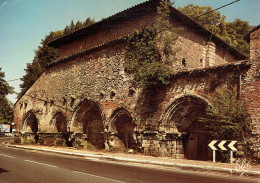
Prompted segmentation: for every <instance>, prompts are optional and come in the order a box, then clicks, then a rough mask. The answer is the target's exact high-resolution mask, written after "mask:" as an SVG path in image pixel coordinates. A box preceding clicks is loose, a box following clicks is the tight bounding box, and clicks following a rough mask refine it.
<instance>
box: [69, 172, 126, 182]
mask: <svg viewBox="0 0 260 183" xmlns="http://www.w3.org/2000/svg"><path fill="white" fill-rule="evenodd" d="M73 172H75V173H80V174H84V175H88V176H92V177H97V178H100V179H105V180H109V181H114V182H120V183H125V182H124V181H120V180H116V179H110V178H106V177H101V176H98V175H92V174H88V173H84V172H79V171H76V170H73Z"/></svg>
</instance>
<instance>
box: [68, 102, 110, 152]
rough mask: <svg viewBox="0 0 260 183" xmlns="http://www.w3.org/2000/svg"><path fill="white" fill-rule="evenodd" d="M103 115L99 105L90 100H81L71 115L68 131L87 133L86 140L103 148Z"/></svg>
mask: <svg viewBox="0 0 260 183" xmlns="http://www.w3.org/2000/svg"><path fill="white" fill-rule="evenodd" d="M104 124H105V115H104V113H103V111H102V109H101V107H100V106H99V105H98V104H97V103H95V102H94V101H91V100H84V101H83V102H81V103H80V104H79V105H78V107H77V108H76V110H75V111H74V114H73V117H72V123H71V124H70V131H71V132H76V133H84V134H87V137H88V142H89V143H91V144H92V145H93V146H95V147H97V148H99V149H103V148H104V147H105V138H104Z"/></svg>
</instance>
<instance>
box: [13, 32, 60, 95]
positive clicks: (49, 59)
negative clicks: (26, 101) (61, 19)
mask: <svg viewBox="0 0 260 183" xmlns="http://www.w3.org/2000/svg"><path fill="white" fill-rule="evenodd" d="M62 35H63V31H56V32H51V33H50V34H49V35H47V36H46V37H45V39H43V40H42V41H41V46H39V47H38V49H37V50H36V51H35V56H34V59H33V62H32V63H28V64H27V66H26V69H24V70H25V75H24V76H23V77H22V78H21V80H22V84H20V88H21V92H20V93H19V94H18V96H17V97H18V98H20V97H21V96H22V95H24V94H25V92H26V91H27V90H28V89H29V88H30V87H31V86H32V85H33V83H34V82H35V81H36V80H37V79H38V78H39V77H40V75H41V74H42V72H44V71H45V70H46V68H47V66H48V65H49V64H51V63H53V62H54V61H55V60H56V59H57V58H58V51H57V49H55V48H52V47H49V46H48V45H47V44H48V43H49V42H50V41H52V40H55V39H57V38H59V37H61V36H62Z"/></svg>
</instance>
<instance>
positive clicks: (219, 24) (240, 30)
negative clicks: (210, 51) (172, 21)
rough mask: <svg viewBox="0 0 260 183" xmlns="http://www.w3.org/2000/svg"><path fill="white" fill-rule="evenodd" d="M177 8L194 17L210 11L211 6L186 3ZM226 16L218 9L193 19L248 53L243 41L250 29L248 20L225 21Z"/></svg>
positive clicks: (247, 45) (247, 46) (245, 43)
mask: <svg viewBox="0 0 260 183" xmlns="http://www.w3.org/2000/svg"><path fill="white" fill-rule="evenodd" d="M179 10H180V11H181V12H182V13H184V14H185V15H187V16H189V17H191V18H195V17H198V16H200V15H203V14H205V13H207V12H210V11H212V10H213V9H212V7H208V6H198V5H193V4H190V5H187V6H185V7H183V8H179ZM225 19H226V17H225V16H224V15H221V13H219V12H218V11H214V12H212V13H210V14H207V15H205V16H201V17H198V18H196V19H194V20H195V21H197V22H198V23H200V24H201V25H202V26H204V27H205V28H206V29H208V30H209V31H211V32H212V33H214V34H216V35H217V36H219V37H220V38H222V39H223V40H224V41H226V42H227V43H229V44H231V45H232V46H234V47H235V48H237V49H238V50H240V51H241V52H243V53H244V54H246V55H248V54H249V44H248V43H247V42H246V41H244V36H245V35H246V34H247V33H248V32H249V31H250V30H251V29H252V26H250V25H249V23H248V22H246V21H242V20H240V19H236V20H235V21H233V22H226V21H225Z"/></svg>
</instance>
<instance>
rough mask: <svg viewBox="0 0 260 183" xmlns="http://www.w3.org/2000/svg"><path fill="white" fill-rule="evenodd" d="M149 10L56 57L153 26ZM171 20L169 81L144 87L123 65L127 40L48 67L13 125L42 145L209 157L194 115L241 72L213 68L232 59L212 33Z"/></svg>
mask: <svg viewBox="0 0 260 183" xmlns="http://www.w3.org/2000/svg"><path fill="white" fill-rule="evenodd" d="M147 12H148V13H147V14H145V15H143V16H138V17H136V18H135V19H132V20H131V21H130V20H128V21H122V22H120V24H116V25H114V26H113V27H110V28H105V30H103V29H102V31H97V32H94V33H91V34H89V35H88V36H86V37H85V38H82V39H79V40H76V41H74V42H70V43H68V44H65V45H62V46H60V47H59V49H60V50H59V54H60V55H59V58H65V57H67V56H69V55H72V54H75V53H77V52H81V51H84V50H86V49H89V48H92V47H95V46H98V45H99V44H102V43H104V42H107V41H111V40H113V39H115V38H118V37H120V36H122V35H127V34H129V33H130V32H131V31H133V30H135V29H139V30H140V29H142V28H143V27H145V26H147V25H150V24H153V23H154V20H155V17H154V16H155V14H154V13H153V12H150V11H149V10H148V11H147ZM147 19H149V21H147ZM150 20H151V21H150ZM171 24H172V25H173V26H175V27H178V28H180V27H181V29H180V30H178V29H173V30H172V31H174V32H175V33H176V34H177V35H178V36H179V38H178V40H177V45H178V47H179V48H180V49H181V50H180V51H179V52H178V54H177V58H178V59H177V63H175V65H176V71H178V73H176V74H175V75H173V77H172V78H171V80H170V84H168V85H167V86H156V87H145V88H144V87H142V86H141V85H139V84H138V83H136V82H135V81H133V78H132V77H133V76H132V75H131V74H129V73H126V72H125V70H124V49H125V47H126V43H125V42H123V41H121V42H113V43H107V44H105V45H101V46H98V47H96V48H95V49H92V50H91V51H85V52H84V53H81V54H78V55H76V56H74V57H71V58H67V59H62V60H61V61H60V62H57V63H55V64H53V65H51V66H50V68H48V69H47V70H46V71H45V72H44V73H43V74H42V75H41V76H40V78H39V79H38V80H37V81H36V82H35V83H34V84H33V86H32V87H31V88H30V89H29V90H28V91H27V92H26V93H25V95H24V96H23V97H22V98H21V99H19V101H17V103H16V105H15V109H14V122H15V124H16V129H17V130H18V131H20V132H23V131H25V132H30V135H29V137H28V138H30V139H32V137H33V134H34V135H35V137H37V139H36V141H37V143H40V144H46V145H47V144H53V145H61V144H67V145H72V146H76V147H93V146H94V147H95V148H99V149H104V148H106V149H111V148H114V147H123V148H125V149H134V150H136V151H141V152H143V153H145V154H149V155H154V156H171V157H174V158H183V157H185V158H188V159H203V160H206V159H207V158H208V154H209V153H208V148H207V144H208V140H209V139H207V133H206V132H205V129H204V128H203V125H201V123H199V121H198V118H199V117H201V116H202V115H203V113H204V112H205V108H206V106H207V105H211V96H212V95H213V93H214V87H216V86H219V87H222V88H226V87H228V86H229V85H230V84H231V83H230V76H233V75H234V74H238V73H240V72H241V71H240V70H238V68H239V66H223V67H218V66H220V65H223V64H228V63H234V62H236V61H237V59H236V56H234V55H232V54H231V53H229V52H228V51H225V50H224V49H223V48H221V47H219V46H218V44H215V43H213V42H212V41H210V38H209V37H205V36H202V35H200V34H199V33H197V32H195V31H194V30H191V29H190V28H188V27H183V26H181V25H180V24H179V23H177V22H171ZM122 25H123V26H122ZM242 69H243V68H242ZM237 84H238V83H232V85H235V87H236V85H237ZM122 129H124V130H122ZM25 138H27V136H24V137H23V136H22V135H21V139H25ZM17 139H19V138H17ZM21 141H23V140H21ZM199 152H203V153H201V154H202V156H199V155H198V154H199Z"/></svg>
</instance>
